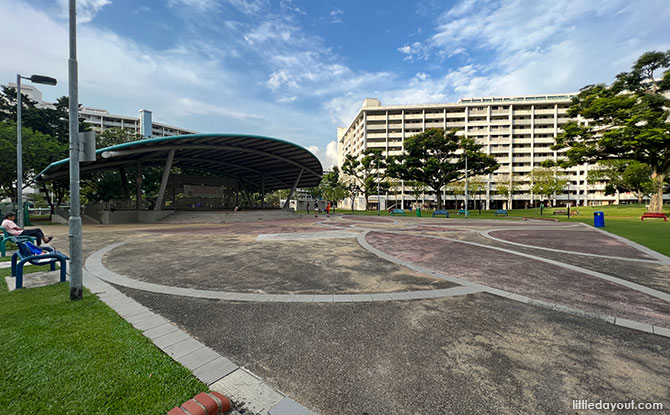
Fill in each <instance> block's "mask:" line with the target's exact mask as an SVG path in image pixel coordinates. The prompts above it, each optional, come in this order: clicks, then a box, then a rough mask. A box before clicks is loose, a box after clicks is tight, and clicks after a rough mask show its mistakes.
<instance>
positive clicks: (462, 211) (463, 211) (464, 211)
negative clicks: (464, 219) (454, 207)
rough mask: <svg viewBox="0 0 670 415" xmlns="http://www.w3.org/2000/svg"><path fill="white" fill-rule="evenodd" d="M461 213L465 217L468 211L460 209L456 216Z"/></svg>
mask: <svg viewBox="0 0 670 415" xmlns="http://www.w3.org/2000/svg"><path fill="white" fill-rule="evenodd" d="M461 213H462V214H464V215H465V214H466V213H468V211H467V210H465V209H460V210H459V211H458V213H457V215H460V214H461Z"/></svg>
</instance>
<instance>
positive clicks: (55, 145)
mask: <svg viewBox="0 0 670 415" xmlns="http://www.w3.org/2000/svg"><path fill="white" fill-rule="evenodd" d="M21 137H22V138H21V141H22V147H23V151H22V154H23V174H22V179H23V187H24V188H26V187H29V186H31V185H32V184H33V179H34V178H35V175H36V174H38V173H39V172H41V171H42V170H43V169H44V168H46V167H47V166H48V165H49V164H51V163H53V162H54V161H58V160H60V159H62V158H63V157H65V154H67V145H65V144H62V143H60V142H58V141H56V140H54V139H53V138H52V137H51V136H48V135H46V134H43V133H41V132H37V131H33V130H31V129H30V128H27V127H23V128H21ZM0 165H2V168H1V169H0V195H1V196H4V197H7V196H11V197H12V199H14V198H15V196H16V123H15V122H14V121H0Z"/></svg>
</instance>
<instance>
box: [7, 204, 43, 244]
mask: <svg viewBox="0 0 670 415" xmlns="http://www.w3.org/2000/svg"><path fill="white" fill-rule="evenodd" d="M15 220H16V214H15V213H14V212H7V213H5V219H4V220H3V221H2V227H3V228H5V230H6V231H7V233H8V234H10V235H12V236H19V235H21V236H34V237H35V238H36V239H37V241H36V242H37V246H40V245H41V244H42V242H44V243H45V244H46V243H49V242H51V240H52V239H53V236H46V235H44V232H42V230H41V229H40V228H37V229H22V228H19V226H18V225H17V224H16V223H14V221H15Z"/></svg>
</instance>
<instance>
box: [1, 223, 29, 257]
mask: <svg viewBox="0 0 670 415" xmlns="http://www.w3.org/2000/svg"><path fill="white" fill-rule="evenodd" d="M2 232H3V236H2V241H0V254H2V256H3V257H4V256H5V255H6V254H7V242H10V241H11V238H16V239H17V240H19V241H30V242H35V237H34V236H21V235H19V236H13V235H11V234H10V233H9V232H7V229H5V228H2Z"/></svg>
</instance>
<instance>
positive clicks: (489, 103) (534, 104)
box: [338, 94, 635, 209]
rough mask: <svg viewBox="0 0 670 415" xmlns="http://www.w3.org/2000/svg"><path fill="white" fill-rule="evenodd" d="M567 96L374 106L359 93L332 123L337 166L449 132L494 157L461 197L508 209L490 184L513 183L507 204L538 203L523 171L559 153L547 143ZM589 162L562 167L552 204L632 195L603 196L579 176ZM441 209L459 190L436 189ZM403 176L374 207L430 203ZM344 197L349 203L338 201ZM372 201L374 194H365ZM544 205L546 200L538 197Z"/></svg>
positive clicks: (561, 121)
mask: <svg viewBox="0 0 670 415" xmlns="http://www.w3.org/2000/svg"><path fill="white" fill-rule="evenodd" d="M573 96H574V94H557V95H532V96H518V97H491V98H463V99H460V100H459V101H458V102H457V103H455V104H434V105H433V104H431V105H382V104H381V102H380V101H379V100H377V99H375V98H367V99H365V101H364V102H363V106H362V107H361V109H360V111H359V112H358V114H357V115H356V117H355V118H354V120H353V121H352V122H351V124H350V125H349V126H348V127H346V128H338V164H339V166H340V167H341V166H342V163H343V161H344V157H345V156H346V155H347V154H352V155H354V156H359V155H361V154H362V153H363V152H364V151H365V150H366V149H370V148H381V149H382V150H384V154H385V155H389V156H393V155H400V154H402V151H403V144H404V140H405V139H406V138H408V137H411V136H412V135H415V134H418V133H421V132H423V131H425V130H426V129H429V128H443V129H445V130H456V131H457V134H458V135H468V136H469V137H472V138H475V139H476V140H477V142H478V143H480V144H481V145H482V151H484V152H485V153H487V154H490V155H492V156H494V157H495V158H496V159H497V161H498V163H499V164H500V167H499V168H498V170H496V171H495V172H494V173H493V174H489V175H486V176H484V177H481V178H480V179H481V181H482V182H484V188H485V189H484V190H483V191H482V192H481V194H473V193H472V192H471V194H470V199H469V200H473V199H474V200H476V199H477V198H481V201H482V204H483V205H484V207H485V208H486V209H493V208H503V207H509V206H508V205H509V201H508V197H507V196H505V195H502V194H499V193H498V191H497V188H496V186H497V185H498V184H500V183H503V184H505V185H507V186H509V182H510V181H511V182H513V186H512V187H514V188H516V191H515V192H514V193H515V194H514V196H513V200H512V201H511V202H512V205H513V207H514V208H519V207H525V206H530V205H533V204H534V203H535V204H539V203H540V202H539V201H540V198H539V197H538V196H537V195H534V194H533V192H532V190H531V186H530V172H531V171H532V170H533V168H537V167H540V163H541V162H543V161H544V160H547V159H552V160H556V159H557V158H560V157H561V153H562V152H564V151H565V150H562V151H558V152H557V151H554V150H552V149H551V146H552V145H553V144H554V142H555V138H556V136H557V135H558V134H559V133H560V132H561V128H562V126H563V125H565V124H566V123H567V122H568V121H569V118H568V117H567V115H566V113H567V110H568V108H569V106H570V101H571V99H572V97H573ZM588 169H589V166H588V165H586V164H584V165H580V166H575V167H572V168H569V169H567V170H565V172H564V175H565V176H567V180H568V184H567V186H566V189H565V192H564V193H563V194H560V195H556V197H555V202H556V204H557V205H567V204H570V205H573V206H579V205H586V204H610V203H618V201H619V200H621V199H630V200H631V201H632V200H635V197H634V195H632V194H626V195H624V194H622V195H616V196H606V195H605V194H604V191H603V190H604V185H603V184H602V183H589V182H587V172H588ZM441 191H442V193H443V196H444V197H443V200H445V204H446V205H447V207H451V208H453V207H456V206H460V203H462V201H463V196H462V195H455V194H453V193H452V192H451V191H450V190H449V189H442V190H441ZM415 193H416V192H414V191H412V189H410V188H408V186H406V185H405V183H403V182H397V183H395V185H394V186H393V187H392V188H391V189H390V191H389V192H388V193H385V194H384V195H382V196H380V203H381V207H382V209H384V208H387V207H389V206H393V205H395V206H396V207H399V208H405V207H407V206H409V205H408V204H409V203H414V202H418V203H421V204H429V205H430V204H433V203H434V201H435V192H434V191H433V190H428V191H426V192H424V194H422V195H421V196H420V197H417V196H416V195H415ZM345 203H351V201H350V200H349V201H346V202H345ZM369 203H371V204H374V205H376V204H377V195H376V194H375V195H372V196H370V198H369ZM544 203H545V204H547V201H545V202H544ZM355 205H356V206H357V208H358V209H364V208H365V206H364V205H365V201H364V198H358V199H357V200H356V201H355Z"/></svg>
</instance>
